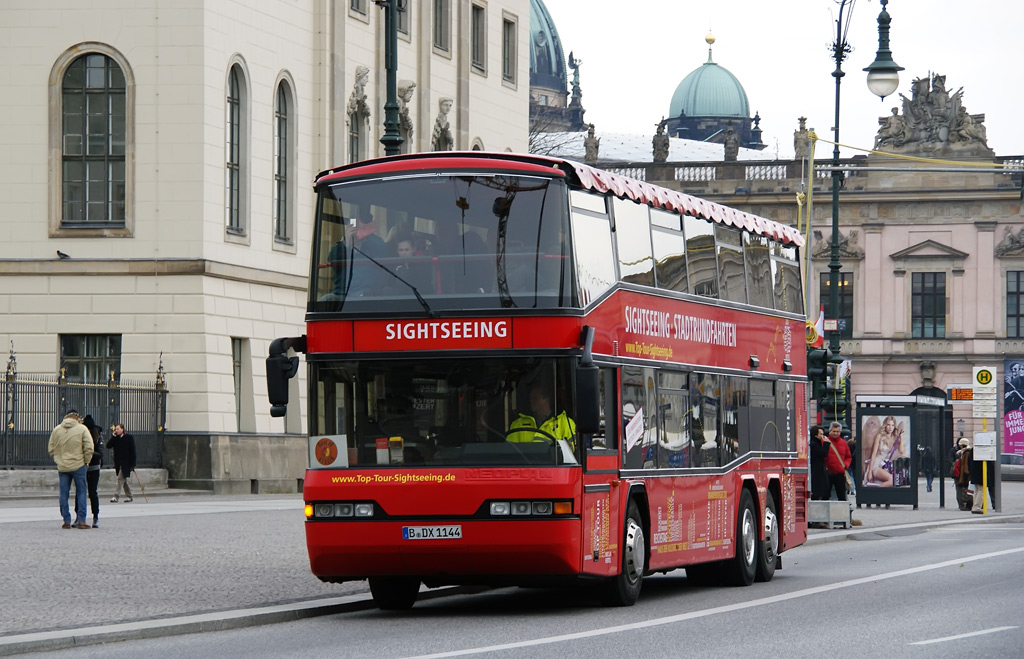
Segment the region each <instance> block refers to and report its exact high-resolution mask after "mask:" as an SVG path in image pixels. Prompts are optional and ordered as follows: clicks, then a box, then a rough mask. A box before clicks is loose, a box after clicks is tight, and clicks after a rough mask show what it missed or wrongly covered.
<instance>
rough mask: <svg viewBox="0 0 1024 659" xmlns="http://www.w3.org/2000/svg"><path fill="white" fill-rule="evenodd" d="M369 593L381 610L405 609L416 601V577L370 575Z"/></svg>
mask: <svg viewBox="0 0 1024 659" xmlns="http://www.w3.org/2000/svg"><path fill="white" fill-rule="evenodd" d="M369 581H370V594H371V595H373V601H374V602H376V603H377V606H378V607H379V608H380V609H381V610H383V611H405V610H407V609H411V608H412V605H413V604H415V603H416V597H417V596H418V595H419V593H420V582H419V580H418V579H412V578H408V577H370V579H369Z"/></svg>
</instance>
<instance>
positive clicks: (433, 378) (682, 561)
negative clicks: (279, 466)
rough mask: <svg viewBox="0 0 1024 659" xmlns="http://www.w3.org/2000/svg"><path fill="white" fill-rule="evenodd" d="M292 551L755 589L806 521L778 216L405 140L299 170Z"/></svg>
mask: <svg viewBox="0 0 1024 659" xmlns="http://www.w3.org/2000/svg"><path fill="white" fill-rule="evenodd" d="M315 189H316V192H317V195H318V203H317V215H316V225H315V233H314V237H313V245H312V267H311V273H310V280H309V298H308V307H307V314H306V321H307V328H306V334H305V335H304V336H302V337H290V338H281V339H276V340H275V341H274V342H273V344H272V346H271V349H270V353H271V354H270V357H269V358H268V361H267V373H268V389H269V393H270V402H271V405H272V414H274V415H275V416H280V415H282V414H284V412H285V405H286V404H287V401H288V394H287V391H288V386H287V378H288V377H290V376H291V375H293V374H294V373H295V371H296V369H297V367H298V357H296V356H294V355H293V353H292V351H293V350H294V351H297V352H304V353H305V360H306V363H307V366H308V372H307V373H308V375H307V379H308V400H307V410H308V417H309V459H310V462H309V464H310V466H309V470H308V471H307V472H306V478H305V483H304V488H303V495H304V499H305V502H306V524H305V528H306V540H307V546H308V550H309V561H310V567H311V568H312V571H313V573H314V574H315V575H316V576H318V577H319V578H320V579H322V580H324V581H330V582H342V581H347V580H356V579H368V580H369V585H370V590H371V593H372V594H373V597H374V599H375V600H376V602H377V603H378V604H379V605H380V606H381V607H383V608H406V607H410V606H412V605H413V603H414V602H415V600H416V597H417V593H418V592H419V590H420V588H421V585H426V586H428V587H436V586H441V585H450V584H492V585H511V584H517V585H551V584H557V583H561V582H590V583H593V584H594V585H595V586H596V587H597V588H598V589H599V590H600V592H601V594H602V596H603V597H604V599H605V600H606V601H607V602H609V603H612V604H622V605H628V604H632V603H633V602H634V601H635V600H636V598H637V597H638V595H639V593H640V588H641V584H642V581H643V577H644V576H645V575H648V574H651V573H654V572H664V571H669V570H673V569H677V568H684V567H685V568H686V570H687V576H688V578H689V579H690V580H691V581H695V582H699V583H713V582H725V583H731V584H737V585H748V584H750V583H751V582H753V581H754V580H755V579H756V580H762V581H767V580H770V579H771V578H772V576H773V574H774V572H775V570H776V569H777V567H778V566H780V565H781V558H780V554H781V553H782V552H783V551H785V550H787V549H791V548H792V547H795V546H797V545H799V544H801V543H802V542H803V541H804V540H805V539H806V534H807V524H806V516H805V504H806V499H807V482H808V473H807V472H808V470H807V428H806V425H807V412H806V402H807V390H806V387H807V385H806V377H805V371H806V369H805V361H806V357H805V354H806V353H805V350H804V348H803V340H802V337H803V335H804V327H805V316H804V309H803V301H802V295H801V291H802V287H801V284H800V268H799V265H798V264H799V260H798V249H799V248H800V247H801V246H802V244H803V239H802V237H801V236H800V234H799V233H798V232H797V231H796V230H794V229H792V228H790V227H787V226H783V225H781V224H778V223H775V222H772V221H769V220H767V219H764V218H761V217H757V216H754V215H751V214H748V213H743V212H740V211H737V210H734V209H730V208H727V207H725V206H721V205H718V204H715V203H711V202H707V201H704V200H701V199H697V198H694V197H691V196H688V195H686V194H682V193H680V192H676V191H672V190H668V189H665V188H660V187H657V186H654V185H650V184H647V183H644V182H641V181H636V180H632V179H628V178H624V177H622V176H618V175H615V174H612V173H609V172H605V171H601V170H598V169H595V168H593V167H589V166H587V165H582V164H579V163H575V162H570V161H566V160H560V159H556V158H548V157H540V156H527V155H513V154H508V153H500V154H499V153H482V152H472V153H423V154H413V155H406V156H396V157H389V158H383V159H378V160H371V161H366V162H360V163H356V164H353V165H349V166H346V167H341V168H338V169H333V170H329V171H326V172H323V173H321V174H320V175H319V176H318V177H317V180H316V185H315Z"/></svg>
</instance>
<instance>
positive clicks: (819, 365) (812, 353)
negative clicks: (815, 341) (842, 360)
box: [807, 348, 832, 399]
mask: <svg viewBox="0 0 1024 659" xmlns="http://www.w3.org/2000/svg"><path fill="white" fill-rule="evenodd" d="M831 357H832V351H831V350H829V349H828V348H811V349H809V350H808V351H807V379H808V380H810V382H811V397H812V398H815V399H818V398H822V397H824V396H825V392H826V391H827V389H826V382H827V377H828V373H827V371H828V366H829V359H831Z"/></svg>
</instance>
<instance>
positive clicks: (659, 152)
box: [651, 117, 669, 162]
mask: <svg viewBox="0 0 1024 659" xmlns="http://www.w3.org/2000/svg"><path fill="white" fill-rule="evenodd" d="M657 127H658V132H657V133H655V134H654V138H653V139H652V140H651V145H652V147H653V148H654V162H665V161H666V160H668V148H669V139H668V135H666V134H665V118H664V117H662V119H661V121H659V122H658V126H657Z"/></svg>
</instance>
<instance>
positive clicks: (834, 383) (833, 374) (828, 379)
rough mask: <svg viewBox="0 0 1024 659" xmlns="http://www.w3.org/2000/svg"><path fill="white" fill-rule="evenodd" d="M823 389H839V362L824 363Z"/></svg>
mask: <svg viewBox="0 0 1024 659" xmlns="http://www.w3.org/2000/svg"><path fill="white" fill-rule="evenodd" d="M825 389H827V390H828V391H835V390H837V389H839V364H825Z"/></svg>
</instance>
